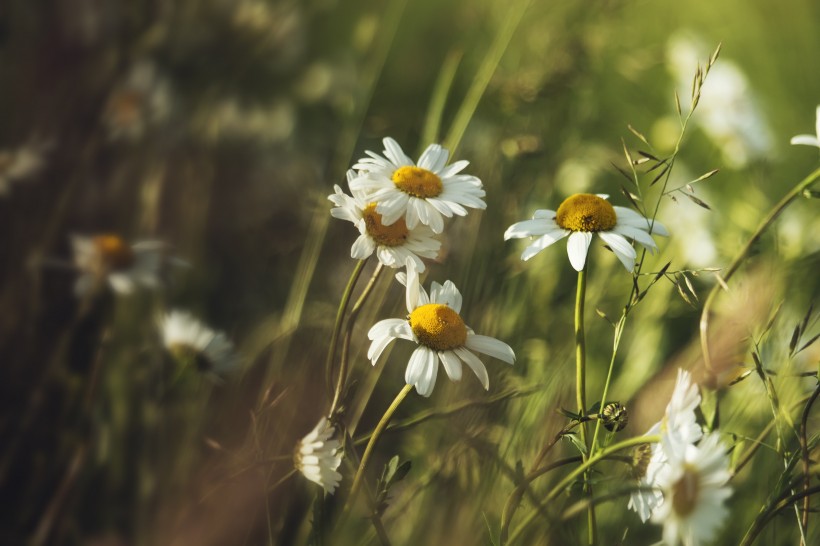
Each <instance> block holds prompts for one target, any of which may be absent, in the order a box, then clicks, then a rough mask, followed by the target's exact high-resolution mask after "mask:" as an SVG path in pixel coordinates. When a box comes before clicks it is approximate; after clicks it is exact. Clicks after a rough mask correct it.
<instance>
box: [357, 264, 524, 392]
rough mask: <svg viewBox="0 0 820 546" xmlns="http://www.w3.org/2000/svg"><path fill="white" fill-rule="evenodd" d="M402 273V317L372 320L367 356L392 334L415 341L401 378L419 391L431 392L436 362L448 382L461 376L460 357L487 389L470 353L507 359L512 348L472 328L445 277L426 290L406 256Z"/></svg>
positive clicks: (384, 344)
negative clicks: (403, 290)
mask: <svg viewBox="0 0 820 546" xmlns="http://www.w3.org/2000/svg"><path fill="white" fill-rule="evenodd" d="M406 266H407V274H405V273H404V272H401V273H399V274H398V275H396V279H398V280H399V282H401V283H402V284H404V285H405V287H406V304H407V312H408V317H407V318H406V319H386V320H382V321H380V322H378V323H376V324H375V325H374V326H373V327H372V328H371V329H370V331H369V332H368V333H367V337H368V338H370V340H371V341H372V343H371V344H370V348H369V349H368V351H367V358H369V359H370V361H371V362H372V363H373V365H374V366H375V365H376V362H377V361H378V360H379V357H380V356H381V354H382V352H383V351H384V350H385V349H386V348H387V346H388V345H390V343H391V342H392V341H393V340H394V339H406V340H409V341H413V342H414V343H416V345H417V347H416V350H415V351H413V354H412V356H411V357H410V361H409V362H408V363H407V370H406V371H405V374H404V380H405V382H406V383H407V384H408V385H413V386H415V387H416V392H418V393H419V394H420V395H421V396H430V394H432V392H433V387H435V385H436V376H437V375H438V363H439V362H441V364H442V365H443V366H444V371H445V372H447V375H448V377H449V378H450V379H452V380H453V381H459V380H460V379H461V372H462V365H461V363H462V362H464V363H466V364H467V366H469V367H470V369H471V370H473V373H475V375H476V376H477V377H478V379H479V381H481V385H482V386H483V387H484V389H485V390H487V389H489V388H490V378H489V377H488V375H487V369H486V368H485V367H484V364H483V363H482V362H481V360H479V358H478V357H477V356H476V355H475V354H474V353H473V351H476V352H478V353H483V354H486V355H489V356H492V357H495V358H497V359H499V360H503V361H504V362H506V363H508V364H513V363H514V362H515V353H514V352H513V350H512V348H511V347H510V346H509V345H507V344H506V343H504V342H503V341H499V340H497V339H495V338H492V337H489V336H482V335H477V334H475V333H473V330H472V329H470V328H469V327H468V326H467V325H466V324H464V319H462V318H461V315H460V314H459V313H460V312H461V302H462V301H461V293H460V292H459V291H458V289H457V288H456V286H455V285H454V284H453V283H452V282H450V281H446V282H445V283H444V285H443V286H442V285H440V284H438V283H435V282H434V283H433V284H432V286H431V288H430V294H429V295H428V294H427V292H426V291H425V290H424V288H423V287H422V286H421V284H420V283H419V276H418V271H417V269H416V264H415V262H414V261H413V260H412V259H408V260H407V264H406Z"/></svg>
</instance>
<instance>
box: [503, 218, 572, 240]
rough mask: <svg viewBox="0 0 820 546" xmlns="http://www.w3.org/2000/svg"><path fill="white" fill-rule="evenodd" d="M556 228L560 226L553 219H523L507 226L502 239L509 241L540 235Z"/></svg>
mask: <svg viewBox="0 0 820 546" xmlns="http://www.w3.org/2000/svg"><path fill="white" fill-rule="evenodd" d="M556 229H560V228H558V227H557V226H556V225H555V221H554V220H543V219H540V218H539V219H535V220H524V221H523V222H518V223H515V224H513V225H511V226H510V227H508V228H507V231H505V232H504V240H505V241H509V240H510V239H521V238H524V237H536V236H539V237H540V236H541V235H544V234H545V233H549V232H551V231H554V230H556Z"/></svg>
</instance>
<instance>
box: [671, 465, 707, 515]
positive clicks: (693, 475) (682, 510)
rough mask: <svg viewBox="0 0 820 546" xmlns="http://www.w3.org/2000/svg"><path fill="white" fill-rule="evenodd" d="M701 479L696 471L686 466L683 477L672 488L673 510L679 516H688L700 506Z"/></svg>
mask: <svg viewBox="0 0 820 546" xmlns="http://www.w3.org/2000/svg"><path fill="white" fill-rule="evenodd" d="M699 492H700V479H699V477H698V472H697V470H696V469H693V468H689V467H688V466H684V470H683V476H681V477H680V479H679V480H678V481H676V482H675V484H674V485H673V486H672V508H673V509H674V510H675V513H676V514H678V515H679V516H688V515H689V514H691V513H692V511H693V510H694V509H695V507H696V506H697V505H698V493H699Z"/></svg>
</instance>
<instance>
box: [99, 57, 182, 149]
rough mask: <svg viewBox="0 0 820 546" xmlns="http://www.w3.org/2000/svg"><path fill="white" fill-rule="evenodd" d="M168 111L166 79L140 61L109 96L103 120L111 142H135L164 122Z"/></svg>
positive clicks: (168, 96)
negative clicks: (149, 128) (150, 128)
mask: <svg viewBox="0 0 820 546" xmlns="http://www.w3.org/2000/svg"><path fill="white" fill-rule="evenodd" d="M170 111H171V91H170V85H169V84H168V81H167V79H166V78H164V77H163V76H161V75H160V73H159V71H158V70H157V67H156V65H155V64H154V63H153V62H151V61H147V60H143V61H139V62H137V63H136V64H134V66H133V67H131V70H130V71H129V72H128V74H127V75H126V77H125V79H124V80H123V81H122V82H121V83H120V84H119V85H118V86H117V87H116V88H115V89H114V90H113V92H112V93H111V95H109V97H108V101H107V102H106V104H105V110H104V112H103V117H104V122H105V124H106V126H107V128H108V134H109V137H110V138H111V139H113V140H119V139H124V140H136V139H139V138H140V137H142V135H143V134H144V133H145V131H146V129H147V128H148V127H150V126H151V125H155V124H158V123H160V122H162V121H163V120H165V119H166V118H167V117H168V115H169V113H170Z"/></svg>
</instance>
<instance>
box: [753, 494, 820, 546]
mask: <svg viewBox="0 0 820 546" xmlns="http://www.w3.org/2000/svg"><path fill="white" fill-rule="evenodd" d="M815 493H820V485H815V486H814V487H810V488H809V489H805V490H803V491H801V492H799V493H793V494H791V495H789V496H787V497H785V498H783V499H781V500H780V501H777V502H774V501H773V502H772V503H770V504H769V506H768V507H767V508H766V509H765V510H763V511H762V512H760V514H758V515H757V517H756V518H755V520H754V521H753V522H752V526H751V527H750V528H749V530H748V531H747V532H746V535H745V536H744V537H743V540H742V541H741V542H740V546H751V544H752V543H753V542H754V541H755V540H756V539H757V537H758V536H759V535H760V533H761V531H763V529H764V528H765V527H766V525H767V524H768V523H769V521H771V519H772V518H773V517H774V516H776V515H777V514H778V513H780V512H781V511H782V510H785V509H787V508H788V507H789V506H792V505H793V504H794V503H795V502H797V501H799V500H800V499H804V498H808V497H809V496H811V495H814V494H815Z"/></svg>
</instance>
